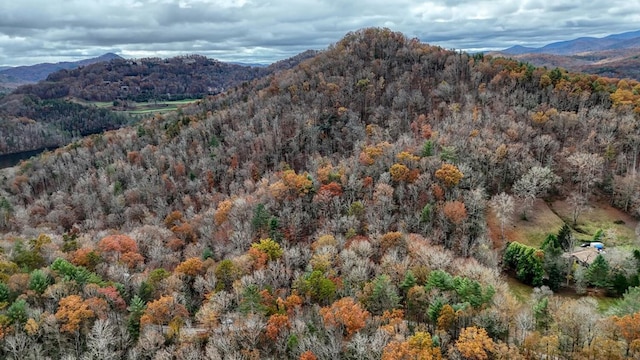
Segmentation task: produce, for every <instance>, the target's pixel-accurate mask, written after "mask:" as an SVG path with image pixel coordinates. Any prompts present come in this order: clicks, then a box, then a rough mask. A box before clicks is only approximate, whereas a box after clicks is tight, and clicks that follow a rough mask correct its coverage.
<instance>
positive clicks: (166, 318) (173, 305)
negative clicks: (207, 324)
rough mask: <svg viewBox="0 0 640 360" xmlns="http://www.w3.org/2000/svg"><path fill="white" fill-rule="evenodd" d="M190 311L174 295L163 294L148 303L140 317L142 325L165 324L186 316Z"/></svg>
mask: <svg viewBox="0 0 640 360" xmlns="http://www.w3.org/2000/svg"><path fill="white" fill-rule="evenodd" d="M188 316H189V312H188V311H187V308H185V307H184V305H182V304H180V303H178V302H177V301H176V299H174V297H173V296H163V297H161V298H160V299H158V300H155V301H152V302H150V303H149V304H148V305H147V309H146V310H145V311H144V314H143V315H142V317H141V318H140V324H141V325H149V324H154V325H165V324H168V323H170V322H171V321H173V320H174V319H176V318H178V319H181V318H186V317H188Z"/></svg>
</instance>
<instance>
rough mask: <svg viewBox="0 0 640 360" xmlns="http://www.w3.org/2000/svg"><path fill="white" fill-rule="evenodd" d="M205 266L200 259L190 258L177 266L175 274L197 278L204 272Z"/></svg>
mask: <svg viewBox="0 0 640 360" xmlns="http://www.w3.org/2000/svg"><path fill="white" fill-rule="evenodd" d="M203 268H204V264H203V262H202V260H201V259H200V258H198V257H192V258H189V259H187V260H185V261H183V262H181V263H180V264H178V266H176V269H175V272H176V273H179V274H184V275H187V276H192V277H195V276H197V275H200V274H201V273H202V271H203Z"/></svg>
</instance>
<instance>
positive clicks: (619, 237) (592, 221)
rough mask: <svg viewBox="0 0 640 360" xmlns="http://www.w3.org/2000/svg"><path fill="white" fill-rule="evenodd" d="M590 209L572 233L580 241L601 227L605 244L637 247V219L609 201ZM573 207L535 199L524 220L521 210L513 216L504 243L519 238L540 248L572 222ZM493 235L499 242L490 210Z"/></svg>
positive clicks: (561, 202) (497, 227) (505, 233)
mask: <svg viewBox="0 0 640 360" xmlns="http://www.w3.org/2000/svg"><path fill="white" fill-rule="evenodd" d="M589 207H590V209H589V210H587V211H585V212H583V213H582V214H581V215H580V216H579V217H578V221H577V224H576V226H575V227H573V226H572V227H573V228H574V232H573V235H574V236H575V238H576V239H577V240H578V242H581V241H590V240H592V239H593V236H594V235H595V234H596V232H598V230H600V229H602V231H603V232H604V233H605V238H604V239H603V242H604V243H605V245H606V246H608V247H612V246H638V245H640V244H639V243H638V241H637V239H636V234H635V228H636V226H637V225H638V221H637V220H635V219H634V218H633V217H631V216H629V215H628V214H625V213H624V212H622V211H620V210H618V209H616V208H614V207H612V206H610V205H609V204H607V203H599V202H593V203H591V204H590V206H589ZM571 210H572V209H571V207H570V206H569V204H567V202H566V201H564V200H556V201H554V202H551V203H547V202H544V201H543V200H540V199H538V200H536V202H535V203H534V205H533V208H532V209H531V210H529V211H528V212H527V219H526V220H523V219H522V218H521V217H520V213H519V212H516V213H515V214H514V215H513V220H512V221H511V223H509V224H505V229H504V237H505V239H504V242H507V241H509V242H512V241H518V242H520V243H522V244H526V245H530V246H535V247H538V246H540V245H541V244H542V242H543V241H544V239H545V238H546V237H547V235H549V234H557V233H558V231H559V230H560V228H561V227H562V225H563V224H564V223H565V222H566V223H567V224H569V225H570V226H571V225H573V224H572V216H571ZM487 222H488V223H489V230H490V235H491V237H492V238H493V239H494V243H500V242H501V240H500V226H499V223H498V221H497V219H496V218H495V216H494V215H493V214H492V213H491V212H490V213H489V214H488V216H487Z"/></svg>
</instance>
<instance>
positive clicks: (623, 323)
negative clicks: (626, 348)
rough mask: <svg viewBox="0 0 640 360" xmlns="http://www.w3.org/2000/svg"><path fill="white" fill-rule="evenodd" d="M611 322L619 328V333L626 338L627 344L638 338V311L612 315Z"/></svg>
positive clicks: (639, 334)
mask: <svg viewBox="0 0 640 360" xmlns="http://www.w3.org/2000/svg"><path fill="white" fill-rule="evenodd" d="M613 323H614V324H615V325H616V326H617V327H618V329H620V335H622V337H623V338H624V339H625V340H627V344H631V343H632V342H633V341H634V340H640V312H637V313H635V314H629V315H625V316H623V317H614V318H613Z"/></svg>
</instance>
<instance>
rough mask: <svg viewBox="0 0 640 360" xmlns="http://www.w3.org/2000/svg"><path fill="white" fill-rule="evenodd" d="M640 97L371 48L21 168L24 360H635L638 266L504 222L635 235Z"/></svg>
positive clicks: (6, 263)
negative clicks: (613, 215) (519, 285)
mask: <svg viewBox="0 0 640 360" xmlns="http://www.w3.org/2000/svg"><path fill="white" fill-rule="evenodd" d="M639 91H640V85H639V84H638V83H636V82H628V81H618V80H615V79H608V78H599V77H597V76H594V75H580V74H570V73H566V72H563V71H561V70H558V69H556V70H546V69H540V68H535V67H533V66H530V65H526V64H522V63H518V62H516V61H512V60H505V59H499V58H495V59H494V58H491V57H489V56H486V57H483V56H480V55H478V56H470V55H468V54H465V53H457V52H452V51H447V50H444V49H442V48H439V47H434V46H429V45H426V44H422V43H420V42H419V41H417V40H415V39H408V38H406V37H405V36H404V35H402V34H400V33H395V32H392V31H390V30H387V29H365V30H360V31H358V32H354V33H349V34H347V35H346V36H345V37H344V38H343V39H342V40H341V41H339V42H338V43H336V44H334V45H332V46H331V47H330V48H329V49H327V50H326V51H324V52H321V53H319V54H317V56H315V57H313V58H311V59H308V60H306V61H304V62H302V63H300V64H299V65H298V66H296V67H294V68H293V69H291V70H288V71H283V72H278V73H275V74H272V75H270V76H268V77H266V78H263V79H261V80H256V81H254V82H252V83H251V84H249V83H247V84H246V86H238V87H235V88H233V89H228V91H226V92H224V93H221V94H218V95H215V96H210V97H207V98H206V99H204V100H203V101H200V102H198V103H197V104H194V105H192V106H189V107H186V108H184V109H182V110H181V111H180V112H177V113H174V114H167V115H164V116H156V117H155V118H153V119H148V120H146V121H144V122H142V123H141V124H139V125H138V126H136V127H133V128H122V129H119V130H117V131H110V132H106V133H104V134H98V135H93V136H90V137H87V138H84V139H83V140H81V141H77V142H75V143H73V144H71V145H69V146H67V147H65V148H63V149H58V150H56V151H55V152H49V153H45V154H43V155H42V156H41V157H39V158H38V159H35V160H31V161H28V162H24V163H22V164H21V165H20V166H19V167H16V168H12V169H6V170H4V171H3V172H2V174H0V175H2V176H3V180H4V181H3V182H2V188H1V189H0V228H1V229H2V231H3V237H2V239H3V241H2V245H3V248H4V252H3V253H2V254H1V255H0V257H1V261H0V265H1V266H0V301H1V302H2V306H0V308H1V309H2V310H0V311H1V313H2V315H0V330H1V331H0V337H1V339H0V345H2V351H3V353H2V355H3V356H6V357H9V356H13V357H15V358H19V357H25V356H26V354H29V353H36V352H39V353H41V354H47V355H49V356H51V357H53V358H76V357H77V358H80V357H82V356H86V357H88V358H100V359H120V358H130V359H165V358H166V359H170V358H177V359H200V358H203V359H283V358H287V359H306V360H310V359H337V358H345V359H381V358H382V359H440V358H448V359H489V358H491V359H507V358H508V359H526V358H555V357H563V358H575V359H582V358H584V359H593V358H611V359H622V358H634V356H636V357H637V356H638V354H639V353H638V343H639V339H640V326H639V325H638V324H639V323H640V322H638V316H640V315H639V313H638V311H639V310H640V301H639V299H640V290H639V289H638V288H637V287H635V286H637V284H638V273H639V270H640V262H639V261H638V260H637V259H638V258H639V256H638V255H640V253H639V252H637V251H636V252H634V251H633V250H634V249H635V247H637V243H635V242H634V243H633V244H629V246H627V247H626V248H625V250H624V251H619V252H617V253H616V254H617V257H616V258H613V257H611V256H610V255H607V256H606V257H603V256H599V257H598V260H597V261H595V262H594V264H597V265H595V266H592V265H589V266H588V267H583V266H581V265H580V264H577V263H571V262H568V261H565V260H563V259H565V258H563V257H561V256H560V255H559V254H560V253H562V252H563V251H564V248H566V247H571V246H572V244H571V241H570V240H568V239H570V238H571V235H570V233H571V232H572V231H573V230H572V229H571V228H570V227H569V226H570V225H575V224H568V226H567V227H566V228H564V229H563V230H562V232H560V233H558V234H557V235H556V234H549V235H551V236H549V238H548V240H547V241H545V242H544V244H542V246H541V248H533V247H530V246H529V247H528V246H526V245H520V244H518V243H515V242H513V243H511V244H509V240H510V239H509V238H508V236H505V235H504V231H503V232H502V234H495V233H491V232H489V229H488V218H489V216H493V217H495V218H497V219H499V221H500V223H501V225H502V227H503V228H504V226H505V225H506V226H510V225H511V224H512V223H514V222H515V220H514V219H515V218H516V217H517V216H519V215H520V216H521V217H522V218H526V217H527V214H528V213H529V214H530V211H531V209H532V206H533V203H534V201H536V199H540V198H542V199H549V198H551V197H553V198H559V199H565V198H566V199H572V200H571V202H569V203H570V204H573V205H572V206H575V209H574V210H575V214H577V216H579V214H580V211H582V210H581V209H584V208H585V207H586V206H588V204H589V203H590V202H591V201H594V200H600V201H608V202H610V203H612V204H614V205H615V206H617V207H619V208H620V209H623V210H624V211H626V212H628V213H630V214H633V215H636V214H637V211H638V207H639V206H640V202H639V201H638V200H639V199H638V196H637V194H638V191H637V190H638V184H639V182H638V177H637V168H638V164H637V156H638V151H639V150H640V149H639V147H640V126H638V124H637V119H638V113H639V112H640V102H639V99H640V96H639V95H638V92H639ZM542 231H547V229H543V230H542ZM567 232H568V233H569V235H567ZM594 238H595V236H594ZM508 244H509V245H508ZM514 244H515V245H514ZM507 245H508V247H507ZM505 248H506V249H507V250H506V251H505ZM612 253H614V252H612ZM503 256H504V257H503ZM503 263H504V265H505V267H507V268H509V269H510V268H511V267H513V268H514V269H510V271H514V272H516V273H517V276H518V277H519V278H520V279H521V280H522V281H526V282H528V283H531V284H533V285H535V286H539V287H538V288H536V290H534V291H533V294H532V295H531V296H530V297H527V298H517V297H516V296H515V295H514V294H513V293H512V292H511V291H509V288H508V286H507V284H506V283H505V281H504V279H505V278H504V275H502V271H501V266H502V265H503ZM519 264H523V265H522V266H520V265H519ZM558 279H562V280H561V281H558ZM623 280H624V283H622V281H623ZM578 283H580V284H579V285H580V286H584V287H585V288H587V289H588V290H590V291H594V292H595V291H601V292H610V293H616V294H620V293H625V291H626V293H625V295H624V296H623V297H622V300H621V301H620V302H619V304H617V305H615V306H613V307H612V310H611V313H604V312H600V311H599V310H598V308H597V306H596V304H595V301H594V300H593V299H592V298H564V297H559V296H557V295H554V294H553V292H552V291H550V290H549V289H550V288H553V289H555V290H557V289H559V288H567V289H573V288H574V287H577V285H578ZM542 285H545V286H542ZM540 286H542V287H540ZM628 287H629V289H628V290H627V288H628ZM614 312H615V314H614Z"/></svg>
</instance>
